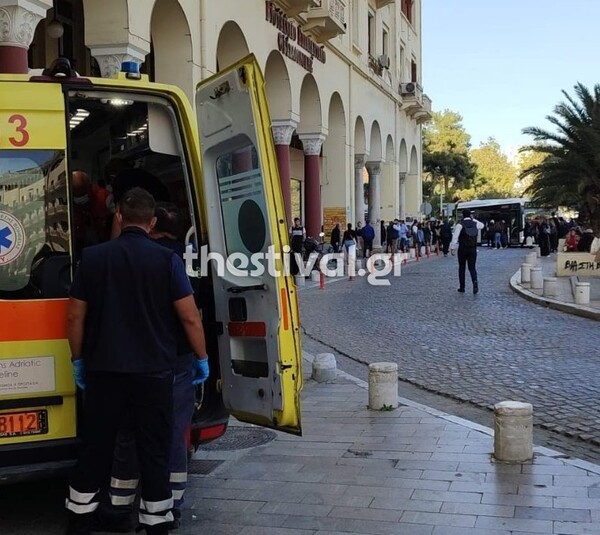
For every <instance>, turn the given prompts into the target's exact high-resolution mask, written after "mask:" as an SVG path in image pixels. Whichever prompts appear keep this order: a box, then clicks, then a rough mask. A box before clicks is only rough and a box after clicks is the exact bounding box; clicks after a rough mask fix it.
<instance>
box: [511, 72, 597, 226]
mask: <svg viewBox="0 0 600 535" xmlns="http://www.w3.org/2000/svg"><path fill="white" fill-rule="evenodd" d="M574 90H575V96H574V97H572V96H571V95H569V94H568V93H567V92H566V91H563V95H564V97H565V99H566V102H561V103H560V104H558V105H557V106H556V107H555V108H554V114H553V115H549V116H547V117H546V119H547V120H548V121H549V122H550V124H551V125H552V126H553V127H554V128H555V129H556V131H554V132H552V131H550V130H545V129H542V128H538V127H533V126H531V127H528V128H525V129H523V133H524V134H528V135H530V136H532V137H533V138H534V141H535V143H534V144H532V145H529V146H527V147H524V149H523V150H529V151H532V152H535V153H538V154H541V155H543V156H544V158H543V160H541V162H539V163H535V164H533V165H532V166H530V167H528V168H526V169H523V170H522V171H521V175H520V176H521V177H525V176H527V175H531V176H532V177H533V180H532V184H531V186H530V187H529V188H527V190H526V192H527V193H529V194H530V195H531V196H532V199H533V200H534V201H535V202H537V203H540V204H542V205H550V206H559V205H561V206H568V207H571V208H576V209H578V210H579V213H580V217H581V218H582V219H584V220H586V221H587V222H588V223H590V224H591V225H592V226H593V227H594V229H595V230H596V231H598V230H600V85H599V84H597V85H595V86H594V89H593V91H590V90H588V89H587V88H586V87H585V86H584V85H583V84H581V83H577V84H576V85H575V87H574Z"/></svg>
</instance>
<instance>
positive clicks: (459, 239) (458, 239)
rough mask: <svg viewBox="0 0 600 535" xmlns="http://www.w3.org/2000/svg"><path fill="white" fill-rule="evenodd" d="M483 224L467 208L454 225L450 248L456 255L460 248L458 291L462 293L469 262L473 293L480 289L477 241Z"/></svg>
mask: <svg viewBox="0 0 600 535" xmlns="http://www.w3.org/2000/svg"><path fill="white" fill-rule="evenodd" d="M483 226H484V225H483V223H482V222H481V221H477V219H474V218H473V217H472V216H471V211H470V210H468V209H467V208H465V209H464V210H463V219H462V221H461V222H460V223H458V224H457V225H456V227H454V234H453V235H452V244H451V245H450V249H451V251H452V254H453V255H454V254H455V252H456V249H457V248H458V283H459V284H458V291H459V292H460V293H465V268H466V266H467V264H468V266H469V273H470V274H471V282H472V283H473V293H474V294H476V293H477V292H478V291H479V282H478V281H477V268H476V262H477V242H478V238H479V231H480V230H482V229H483Z"/></svg>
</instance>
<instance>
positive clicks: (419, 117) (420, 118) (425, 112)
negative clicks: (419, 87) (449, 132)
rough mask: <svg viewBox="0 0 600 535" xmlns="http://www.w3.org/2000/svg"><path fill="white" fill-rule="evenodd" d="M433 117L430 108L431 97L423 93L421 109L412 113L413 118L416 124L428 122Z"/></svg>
mask: <svg viewBox="0 0 600 535" xmlns="http://www.w3.org/2000/svg"><path fill="white" fill-rule="evenodd" d="M432 117H433V112H432V109H431V99H430V98H429V97H428V96H427V95H425V94H424V95H423V109H422V110H421V111H418V112H417V113H415V114H414V115H413V118H414V119H415V120H416V121H417V123H418V124H423V123H428V122H429V121H431V118H432Z"/></svg>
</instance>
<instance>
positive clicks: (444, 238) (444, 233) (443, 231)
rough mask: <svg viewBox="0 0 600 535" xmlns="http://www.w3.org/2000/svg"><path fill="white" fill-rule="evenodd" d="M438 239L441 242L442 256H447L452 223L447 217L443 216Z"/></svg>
mask: <svg viewBox="0 0 600 535" xmlns="http://www.w3.org/2000/svg"><path fill="white" fill-rule="evenodd" d="M440 240H441V242H442V252H443V253H444V256H448V251H449V250H450V242H451V241H452V225H451V224H450V221H448V218H447V217H445V218H444V222H443V223H442V226H441V228H440Z"/></svg>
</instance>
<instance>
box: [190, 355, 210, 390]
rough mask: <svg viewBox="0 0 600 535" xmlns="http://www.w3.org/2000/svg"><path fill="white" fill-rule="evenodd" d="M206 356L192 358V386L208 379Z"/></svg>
mask: <svg viewBox="0 0 600 535" xmlns="http://www.w3.org/2000/svg"><path fill="white" fill-rule="evenodd" d="M208 374H209V370H208V358H202V359H194V378H193V379H192V384H193V385H194V386H197V385H200V384H202V383H203V382H204V381H206V380H207V379H208Z"/></svg>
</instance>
